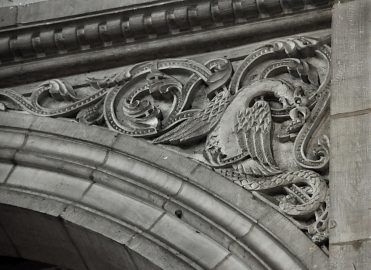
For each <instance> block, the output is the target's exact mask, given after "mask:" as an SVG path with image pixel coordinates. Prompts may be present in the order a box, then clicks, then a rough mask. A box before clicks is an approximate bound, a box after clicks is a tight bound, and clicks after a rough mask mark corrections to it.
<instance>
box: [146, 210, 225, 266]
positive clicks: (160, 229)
mask: <svg viewBox="0 0 371 270" xmlns="http://www.w3.org/2000/svg"><path fill="white" fill-rule="evenodd" d="M150 231H151V232H152V233H153V234H155V235H157V236H158V237H160V238H162V239H163V240H164V241H166V242H170V244H171V245H172V246H174V247H175V248H176V249H178V250H179V251H180V252H181V253H183V254H186V255H187V256H188V257H190V258H192V259H193V260H195V261H196V262H198V263H199V264H200V265H202V266H203V267H206V268H213V267H215V266H216V265H217V264H218V263H220V262H221V261H222V260H223V259H224V258H225V257H226V256H227V255H228V253H229V252H228V250H226V249H224V248H223V247H222V246H221V245H219V244H218V243H216V242H214V240H212V239H211V238H209V237H207V236H206V235H204V234H203V233H201V232H199V231H196V230H194V228H192V227H190V226H187V225H186V224H185V223H183V222H181V221H180V220H179V219H177V218H176V217H172V216H170V215H168V214H165V215H164V216H163V217H162V218H161V219H160V220H159V221H158V222H157V223H156V224H155V225H154V226H153V228H151V230H150Z"/></svg>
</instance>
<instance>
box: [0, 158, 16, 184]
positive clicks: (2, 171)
mask: <svg viewBox="0 0 371 270" xmlns="http://www.w3.org/2000/svg"><path fill="white" fill-rule="evenodd" d="M13 167H14V165H13V164H11V163H6V162H0V184H1V183H3V182H4V181H6V180H7V178H8V176H9V173H10V172H11V170H12V169H13Z"/></svg>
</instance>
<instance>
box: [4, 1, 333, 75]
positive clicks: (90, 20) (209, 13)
mask: <svg viewBox="0 0 371 270" xmlns="http://www.w3.org/2000/svg"><path fill="white" fill-rule="evenodd" d="M330 5H331V1H330V0H311V1H304V0H295V1H293V0H281V1H280V0H269V1H267V0H265V1H263V0H257V1H253V0H218V1H210V0H209V1H201V2H199V1H182V2H175V3H174V2H169V3H162V4H161V5H160V4H158V3H157V4H152V5H150V6H148V5H147V6H145V7H142V8H140V7H139V8H138V7H136V8H135V9H130V8H128V9H126V10H121V11H120V10H114V11H110V12H100V13H98V14H95V15H90V16H80V17H74V18H69V19H65V20H63V21H49V22H48V23H43V24H40V23H39V24H33V25H32V24H31V25H27V26H22V27H18V28H13V29H4V30H3V31H0V60H1V65H2V66H9V65H14V64H21V63H24V62H29V61H35V60H43V59H49V58H51V57H56V56H63V55H69V54H71V53H84V52H90V51H97V50H102V49H105V50H107V49H109V48H117V47H118V46H127V45H135V44H139V43H140V44H142V43H143V42H148V41H153V40H158V39H161V38H164V37H167V38H169V37H179V36H181V35H185V34H190V33H200V32H203V31H207V30H212V29H220V28H223V27H228V26H232V25H241V24H244V23H248V22H254V21H258V20H263V19H269V18H275V17H280V16H284V15H290V14H295V13H301V12H305V11H313V10H316V9H326V8H329V7H330ZM267 31H269V30H267ZM272 31H274V27H272ZM236 38H237V37H236ZM201 46H202V45H201ZM141 60H143V59H141ZM0 77H6V76H2V75H0Z"/></svg>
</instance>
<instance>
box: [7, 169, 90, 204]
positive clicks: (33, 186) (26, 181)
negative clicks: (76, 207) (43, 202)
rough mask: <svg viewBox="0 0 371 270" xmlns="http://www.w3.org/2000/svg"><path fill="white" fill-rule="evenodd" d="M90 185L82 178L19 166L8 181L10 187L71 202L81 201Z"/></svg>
mask: <svg viewBox="0 0 371 270" xmlns="http://www.w3.org/2000/svg"><path fill="white" fill-rule="evenodd" d="M90 184H91V182H89V181H85V180H82V179H81V178H77V177H72V176H68V175H65V174H60V173H55V172H50V171H44V170H41V169H37V168H30V167H23V166H17V167H16V168H15V169H14V170H13V172H12V174H11V175H10V176H9V179H8V181H7V185H9V186H15V187H17V188H24V189H28V190H32V191H35V192H39V193H41V194H44V195H47V194H50V195H54V196H57V197H60V198H64V199H70V200H79V199H80V198H81V197H82V195H83V193H84V191H85V190H86V189H87V188H88V187H89V185H90Z"/></svg>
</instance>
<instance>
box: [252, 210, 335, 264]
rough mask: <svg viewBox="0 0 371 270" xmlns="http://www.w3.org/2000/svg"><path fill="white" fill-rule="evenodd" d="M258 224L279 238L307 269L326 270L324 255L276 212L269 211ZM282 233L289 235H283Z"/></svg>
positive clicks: (326, 258) (326, 259)
mask: <svg viewBox="0 0 371 270" xmlns="http://www.w3.org/2000/svg"><path fill="white" fill-rule="evenodd" d="M258 224H259V225H261V226H262V227H263V228H269V233H271V234H273V235H276V237H280V238H279V241H280V243H281V244H282V245H284V246H285V247H286V248H287V249H288V250H289V251H290V252H292V253H293V254H295V255H296V256H297V257H298V258H299V259H300V260H301V261H302V262H304V263H305V264H306V265H307V266H309V267H310V268H309V269H316V270H324V269H328V267H329V265H328V257H327V256H326V254H325V253H324V252H322V251H321V250H320V249H319V248H318V246H317V245H316V244H315V243H313V242H312V241H311V240H310V238H309V237H308V236H306V235H304V233H303V232H302V231H300V230H298V229H297V227H296V226H295V225H294V224H293V223H292V222H291V221H290V220H288V219H287V218H286V217H285V216H283V215H282V214H280V213H279V212H277V211H276V210H274V209H270V212H269V213H268V214H267V215H265V216H264V217H262V218H261V219H259V220H258ZM267 230H268V229H267ZM282 232H289V233H285V234H283V233H282ZM314 258H316V259H314Z"/></svg>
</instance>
